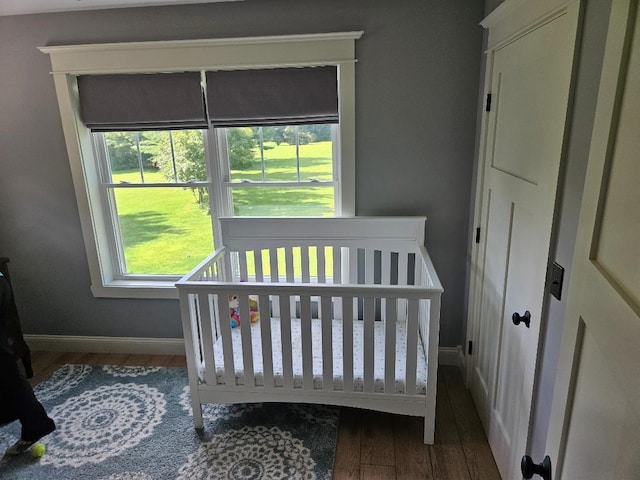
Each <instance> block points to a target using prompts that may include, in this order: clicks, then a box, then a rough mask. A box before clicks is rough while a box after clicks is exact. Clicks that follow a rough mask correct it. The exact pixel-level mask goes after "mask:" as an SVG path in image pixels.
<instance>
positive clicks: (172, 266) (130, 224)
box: [113, 187, 213, 275]
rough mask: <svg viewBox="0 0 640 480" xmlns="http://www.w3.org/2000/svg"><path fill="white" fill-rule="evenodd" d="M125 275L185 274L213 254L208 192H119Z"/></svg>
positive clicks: (152, 189) (172, 189)
mask: <svg viewBox="0 0 640 480" xmlns="http://www.w3.org/2000/svg"><path fill="white" fill-rule="evenodd" d="M113 194H114V198H115V202H116V206H117V212H118V214H117V215H118V222H117V223H118V225H119V228H120V238H121V239H122V247H123V251H124V256H125V263H126V267H125V272H124V273H125V274H130V275H139V274H150V275H152V274H169V275H171V274H173V275H182V274H185V273H187V272H189V271H190V270H191V269H193V268H194V267H195V266H196V265H197V264H198V262H200V261H202V259H203V258H205V256H207V255H208V254H210V253H211V252H212V251H213V235H212V230H211V217H210V216H209V211H208V203H207V202H208V192H207V190H206V189H205V188H180V187H150V188H115V189H114V190H113Z"/></svg>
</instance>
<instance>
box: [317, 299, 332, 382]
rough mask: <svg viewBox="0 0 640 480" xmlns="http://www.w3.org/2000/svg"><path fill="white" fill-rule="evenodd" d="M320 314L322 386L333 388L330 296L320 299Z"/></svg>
mask: <svg viewBox="0 0 640 480" xmlns="http://www.w3.org/2000/svg"><path fill="white" fill-rule="evenodd" d="M320 303H321V306H322V308H321V312H322V316H321V317H320V318H321V321H322V387H323V389H324V390H329V391H331V390H333V318H332V315H331V297H327V296H323V297H322V298H321V300H320Z"/></svg>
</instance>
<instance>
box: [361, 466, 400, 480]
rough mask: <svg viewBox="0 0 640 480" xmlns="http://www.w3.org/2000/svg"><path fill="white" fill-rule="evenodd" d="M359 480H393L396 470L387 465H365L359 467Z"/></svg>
mask: <svg viewBox="0 0 640 480" xmlns="http://www.w3.org/2000/svg"><path fill="white" fill-rule="evenodd" d="M360 478H361V479H362V480H394V479H395V478H396V469H395V467H393V466H389V465H367V464H363V465H362V466H361V467H360Z"/></svg>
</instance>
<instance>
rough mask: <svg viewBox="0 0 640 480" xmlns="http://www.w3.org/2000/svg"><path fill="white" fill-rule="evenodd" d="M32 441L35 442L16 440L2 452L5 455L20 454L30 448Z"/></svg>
mask: <svg viewBox="0 0 640 480" xmlns="http://www.w3.org/2000/svg"><path fill="white" fill-rule="evenodd" d="M34 443H36V442H30V441H28V440H18V441H17V442H16V443H14V444H13V445H11V446H10V447H9V448H7V450H6V451H5V452H4V453H5V455H20V454H21V453H24V452H26V451H27V450H29V449H30V448H31V445H33V444H34Z"/></svg>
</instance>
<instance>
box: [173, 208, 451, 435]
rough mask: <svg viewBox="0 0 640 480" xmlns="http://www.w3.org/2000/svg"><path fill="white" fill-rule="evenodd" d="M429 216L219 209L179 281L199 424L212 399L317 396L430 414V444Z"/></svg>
mask: <svg viewBox="0 0 640 480" xmlns="http://www.w3.org/2000/svg"><path fill="white" fill-rule="evenodd" d="M425 221H426V219H425V218H424V217H339V218H320V219H319V218H314V219H312V218H266V217H259V218H258V217H234V218H223V219H221V229H222V230H221V233H222V243H223V246H222V247H220V248H218V249H217V250H216V251H215V252H214V253H213V254H212V255H210V256H209V257H208V258H206V259H205V260H204V261H203V262H202V263H201V264H200V265H198V266H197V267H196V268H195V269H194V270H193V271H191V272H190V273H189V274H187V275H186V276H185V277H183V278H182V279H181V280H180V281H179V282H178V283H177V284H176V286H177V288H178V291H179V294H180V304H181V312H182V325H183V329H184V338H185V346H186V354H187V366H188V371H189V384H190V390H191V401H192V405H193V421H194V425H195V427H196V428H202V427H203V420H202V405H203V404H207V403H250V402H306V403H320V404H330V405H342V406H350V407H358V408H366V409H371V410H379V411H384V412H391V413H398V414H405V415H413V416H420V417H424V442H425V443H427V444H432V443H433V439H434V423H435V404H436V386H437V369H438V332H439V322H440V295H441V293H442V291H443V289H442V286H441V285H440V281H439V280H438V276H437V274H436V271H435V269H434V267H433V264H432V262H431V259H430V258H429V255H428V253H427V251H426V249H425V247H424V228H425ZM230 296H236V297H237V299H238V303H239V313H240V325H239V326H237V327H235V328H232V326H231V323H230V318H229V315H230V311H229V298H230ZM250 296H251V298H253V299H256V300H257V303H258V311H259V313H260V319H259V320H258V321H257V322H255V323H251V321H250V319H249V314H250V313H249V310H250V308H249V302H250Z"/></svg>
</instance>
